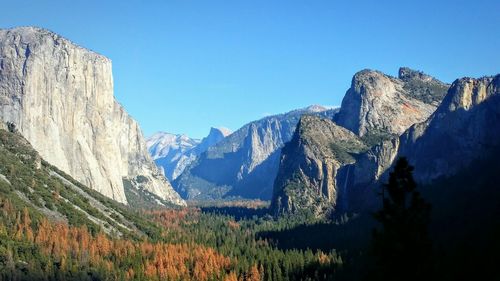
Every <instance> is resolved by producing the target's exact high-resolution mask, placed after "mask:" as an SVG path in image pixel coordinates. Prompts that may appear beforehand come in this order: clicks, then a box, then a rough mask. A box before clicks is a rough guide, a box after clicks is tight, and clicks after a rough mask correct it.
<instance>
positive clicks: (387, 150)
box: [349, 75, 500, 209]
mask: <svg viewBox="0 0 500 281" xmlns="http://www.w3.org/2000/svg"><path fill="white" fill-rule="evenodd" d="M499 148H500V75H496V76H495V77H483V78H479V79H472V78H462V79H458V80H456V81H455V82H454V83H453V84H452V86H451V87H450V89H449V91H448V94H447V95H446V97H445V98H444V100H443V102H442V103H441V105H440V106H439V107H438V109H437V110H436V111H435V112H434V113H433V114H432V115H431V116H430V117H429V118H428V119H427V120H426V121H424V122H422V123H419V124H415V125H413V126H412V127H410V128H409V129H408V130H407V131H405V132H404V133H403V134H402V135H401V136H400V137H397V138H394V139H392V140H388V141H385V142H383V143H381V144H379V145H377V146H375V147H373V148H372V149H371V150H370V151H369V152H367V153H365V154H363V155H361V156H360V157H359V158H358V161H357V162H356V164H355V165H354V167H353V170H354V173H353V177H352V178H351V182H350V191H349V192H350V202H351V205H352V207H353V208H356V209H363V208H369V207H370V206H371V205H373V204H371V203H370V202H373V200H374V193H375V192H374V191H373V187H375V186H377V185H380V182H384V181H386V180H387V176H388V172H389V171H390V168H391V167H392V165H393V163H394V161H395V159H397V158H398V157H406V158H408V160H409V162H410V164H411V165H413V166H415V170H414V177H415V179H416V180H417V181H418V182H420V183H421V184H422V183H430V182H432V181H433V180H435V179H438V178H441V177H449V176H453V175H455V174H456V173H458V172H459V171H461V170H463V169H465V168H467V167H468V166H469V165H470V163H472V162H473V161H474V160H476V159H478V158H481V157H483V156H484V155H488V154H489V153H492V152H495V151H498V149H499Z"/></svg>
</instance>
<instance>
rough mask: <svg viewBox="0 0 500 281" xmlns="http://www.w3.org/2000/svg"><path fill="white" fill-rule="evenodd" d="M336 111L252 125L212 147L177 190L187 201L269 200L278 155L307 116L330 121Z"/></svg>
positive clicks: (322, 110)
mask: <svg viewBox="0 0 500 281" xmlns="http://www.w3.org/2000/svg"><path fill="white" fill-rule="evenodd" d="M336 112H337V111H336V110H335V109H330V110H327V108H324V107H321V106H311V107H308V108H305V109H299V110H294V111H291V112H288V113H285V114H280V115H273V116H269V117H265V118H262V119H260V120H257V121H254V122H251V123H248V124H246V125H245V126H243V127H242V128H240V129H238V130H237V131H235V132H233V133H232V134H231V135H229V136H227V137H226V138H224V139H223V140H222V141H220V142H219V143H217V144H216V145H214V146H212V147H209V148H208V150H207V151H206V152H204V153H202V154H201V155H200V156H199V157H198V158H197V159H196V160H195V161H193V163H191V164H190V165H189V166H188V167H187V168H186V169H185V171H184V172H183V173H182V175H181V176H179V177H178V178H177V179H176V180H175V182H174V186H175V188H176V190H177V191H178V192H179V193H180V194H181V195H182V196H183V197H184V198H187V199H217V198H225V197H230V196H241V197H244V198H260V199H264V200H269V199H270V198H271V196H272V188H273V183H274V179H275V177H276V173H277V171H278V166H279V155H280V151H281V148H282V147H283V145H284V143H285V142H288V141H289V140H290V139H291V138H292V135H293V133H294V131H295V127H296V126H297V123H298V121H299V119H300V116H302V115H303V114H307V113H312V114H317V115H322V116H326V117H329V118H331V117H332V116H333V115H334V114H335V113H336Z"/></svg>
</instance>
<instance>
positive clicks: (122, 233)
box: [0, 27, 500, 281]
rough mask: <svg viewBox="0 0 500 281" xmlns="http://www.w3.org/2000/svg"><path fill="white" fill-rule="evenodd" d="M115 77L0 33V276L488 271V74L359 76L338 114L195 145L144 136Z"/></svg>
mask: <svg viewBox="0 0 500 281" xmlns="http://www.w3.org/2000/svg"><path fill="white" fill-rule="evenodd" d="M113 83H114V80H113V76H112V66H111V60H110V59H108V58H107V57H105V56H103V55H100V54H98V53H96V52H94V51H91V50H88V49H86V48H83V47H81V46H78V45H77V44H75V43H73V42H72V41H70V40H68V39H66V38H64V37H62V36H60V35H58V34H56V33H54V32H52V31H49V30H47V29H43V28H38V27H18V28H11V29H0V121H1V122H0V279H1V280H196V281H209V280H224V281H272V280H274V281H276V280H278V281H291V280H304V281H306V280H308V281H309V280H311V281H312V280H367V279H368V280H422V279H423V280H433V279H439V280H459V279H463V278H464V277H465V278H467V279H472V280H481V278H483V276H495V275H496V276H498V273H497V272H496V259H495V257H496V255H497V253H498V251H499V250H500V244H499V242H498V238H497V237H498V234H500V221H499V220H498V218H499V215H500V207H499V206H500V204H498V202H500V192H499V190H498V184H499V183H500V178H499V174H498V170H499V168H500V166H499V165H498V161H497V160H498V158H499V157H500V74H494V73H493V75H490V76H482V77H478V78H471V77H462V78H456V79H455V80H453V82H452V83H445V82H442V81H440V80H438V79H437V78H434V77H432V76H430V75H428V74H426V73H424V72H422V71H419V70H413V69H411V68H408V67H401V68H399V70H398V74H397V76H391V75H389V74H386V73H383V72H381V71H378V70H371V69H363V70H360V71H358V72H356V73H355V74H354V75H353V77H352V80H351V83H350V86H349V88H348V89H347V90H346V92H345V95H344V96H343V98H342V102H341V106H340V107H332V106H321V105H311V106H307V107H303V108H299V109H290V110H289V111H288V112H284V113H282V114H274V115H269V114H266V115H265V117H262V118H260V119H258V120H254V121H249V122H248V123H246V124H244V125H243V126H241V127H240V128H238V129H236V130H235V131H231V130H229V129H227V128H225V127H212V128H210V129H209V133H208V135H207V136H206V137H204V138H191V137H189V136H188V135H186V134H177V133H176V132H164V131H159V132H157V133H154V134H152V135H151V136H150V137H148V138H145V137H144V136H143V133H142V129H141V127H140V126H139V123H138V122H137V121H135V120H134V119H133V118H132V117H131V116H130V115H129V113H127V111H126V110H125V108H124V107H123V106H122V105H121V104H120V103H118V101H117V100H116V98H115V95H114V94H115V93H114V85H113ZM167 121H168V120H167ZM167 121H166V122H167ZM405 261H408V262H406V263H405ZM391 274H393V275H391ZM391 278H392V279H391Z"/></svg>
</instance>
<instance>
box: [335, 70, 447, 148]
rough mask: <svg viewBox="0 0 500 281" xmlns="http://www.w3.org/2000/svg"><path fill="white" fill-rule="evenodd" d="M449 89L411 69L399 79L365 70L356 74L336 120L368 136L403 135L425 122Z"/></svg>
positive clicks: (359, 133) (353, 130) (445, 85)
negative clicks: (415, 125)
mask: <svg viewBox="0 0 500 281" xmlns="http://www.w3.org/2000/svg"><path fill="white" fill-rule="evenodd" d="M447 89H448V85H447V84H444V83H442V82H440V81H438V80H436V79H434V78H432V77H430V76H428V75H425V74H423V73H421V72H418V71H414V70H411V69H409V68H401V69H400V70H399V78H395V77H391V76H388V75H385V74H383V73H381V72H379V71H373V70H363V71H360V72H358V73H356V74H355V75H354V77H353V79H352V83H351V88H349V90H348V91H347V92H346V94H345V96H344V99H343V100H342V106H341V109H340V112H339V114H338V115H337V117H336V122H337V124H339V125H340V126H343V127H345V128H347V129H349V130H351V131H352V132H354V133H356V134H357V135H359V136H365V138H370V137H374V136H375V137H378V136H380V135H385V136H387V138H388V137H389V136H391V135H400V134H402V133H403V132H404V131H405V130H406V129H408V128H409V127H410V126H411V125H413V124H415V123H420V122H422V121H425V120H426V119H427V118H428V117H429V116H430V115H431V114H432V113H433V112H434V110H435V109H436V106H437V105H438V104H439V102H440V101H441V99H442V98H443V97H444V94H445V93H446V90H447Z"/></svg>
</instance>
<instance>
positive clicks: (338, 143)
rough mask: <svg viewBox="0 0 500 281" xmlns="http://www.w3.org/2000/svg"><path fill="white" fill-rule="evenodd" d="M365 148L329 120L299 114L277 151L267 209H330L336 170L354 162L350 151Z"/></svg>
mask: <svg viewBox="0 0 500 281" xmlns="http://www.w3.org/2000/svg"><path fill="white" fill-rule="evenodd" d="M365 150H367V147H366V145H365V144H364V143H363V142H362V140H361V139H360V138H359V137H358V136H356V135H355V134H353V133H352V132H350V131H349V130H347V129H345V128H343V127H340V126H338V125H336V124H335V123H334V122H332V121H331V120H329V119H324V118H319V117H317V116H310V115H304V116H302V118H301V119H300V121H299V124H298V125H297V130H296V132H295V134H294V135H293V138H292V140H291V141H290V142H288V143H286V144H285V146H284V147H283V149H282V150H281V159H280V167H279V171H278V175H277V177H276V181H275V183H274V186H275V189H274V190H275V193H274V194H273V198H275V199H274V200H273V206H272V207H271V208H273V209H275V210H279V211H280V212H284V213H288V212H292V213H294V212H297V211H298V210H301V209H304V208H306V207H307V206H311V207H312V208H313V209H310V211H312V213H313V214H324V213H327V212H329V211H331V210H332V209H333V208H334V207H335V205H336V198H337V192H338V191H337V190H338V187H337V186H336V181H335V178H336V177H337V174H336V173H337V171H338V169H339V168H340V167H341V166H344V165H346V164H352V163H354V158H353V157H352V156H351V153H359V152H361V151H365ZM304 185H305V186H307V188H303V186H304Z"/></svg>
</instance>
